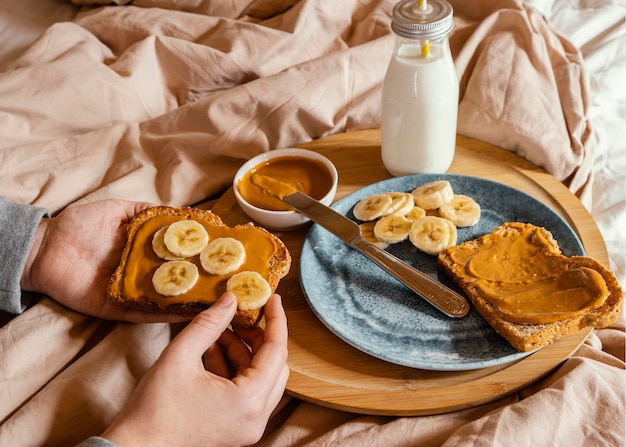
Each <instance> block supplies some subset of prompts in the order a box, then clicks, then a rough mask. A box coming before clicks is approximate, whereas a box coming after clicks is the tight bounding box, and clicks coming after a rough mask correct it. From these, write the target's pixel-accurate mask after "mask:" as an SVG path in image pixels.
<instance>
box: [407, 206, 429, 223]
mask: <svg viewBox="0 0 626 447" xmlns="http://www.w3.org/2000/svg"><path fill="white" fill-rule="evenodd" d="M425 215H426V210H425V209H424V208H420V207H419V206H417V205H414V206H413V208H412V209H411V211H409V212H408V213H406V214H405V215H404V217H406V218H407V219H409V220H412V221H416V220H417V219H421V218H422V217H424V216H425Z"/></svg>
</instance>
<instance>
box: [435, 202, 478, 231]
mask: <svg viewBox="0 0 626 447" xmlns="http://www.w3.org/2000/svg"><path fill="white" fill-rule="evenodd" d="M439 214H440V215H441V217H444V218H446V219H448V220H449V221H451V222H452V223H453V224H454V225H456V226H457V227H460V228H461V227H471V226H472V225H475V224H476V223H477V222H478V221H479V220H480V205H479V204H478V203H476V201H475V200H474V199H472V198H471V197H469V196H466V195H463V194H455V196H454V197H453V198H452V200H450V201H449V202H448V203H446V204H445V205H443V206H442V207H440V208H439Z"/></svg>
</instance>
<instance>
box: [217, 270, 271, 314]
mask: <svg viewBox="0 0 626 447" xmlns="http://www.w3.org/2000/svg"><path fill="white" fill-rule="evenodd" d="M226 291H228V292H232V293H234V294H235V296H236V297H237V305H238V307H239V309H240V310H255V309H259V308H261V307H263V306H265V303H267V300H269V298H270V296H271V295H272V289H271V288H270V285H269V283H268V282H267V280H266V279H265V278H263V276H261V274H260V273H258V272H252V271H245V272H239V273H235V274H234V275H233V276H231V277H230V279H229V280H228V281H227V282H226Z"/></svg>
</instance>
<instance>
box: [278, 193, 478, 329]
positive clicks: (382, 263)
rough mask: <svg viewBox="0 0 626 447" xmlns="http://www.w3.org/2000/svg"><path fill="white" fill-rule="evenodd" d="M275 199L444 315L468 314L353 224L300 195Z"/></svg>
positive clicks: (446, 291)
mask: <svg viewBox="0 0 626 447" xmlns="http://www.w3.org/2000/svg"><path fill="white" fill-rule="evenodd" d="M292 190H293V189H292ZM277 197H278V198H280V199H281V200H282V201H283V202H284V203H286V204H287V205H289V206H290V207H292V208H293V209H295V210H296V211H298V212H300V213H302V214H304V215H305V216H306V217H308V218H309V219H311V220H312V221H313V222H315V223H317V224H318V225H320V226H322V227H323V228H325V229H326V230H328V231H330V232H331V233H332V234H334V235H335V236H337V237H338V238H339V239H341V240H342V241H344V242H345V243H346V244H348V245H349V246H350V247H352V248H354V249H356V250H357V251H359V252H360V253H362V254H363V255H365V256H366V257H367V258H369V259H370V260H372V261H374V262H375V263H376V264H377V265H378V266H379V267H381V268H382V269H383V270H385V271H386V272H387V273H389V274H391V275H392V276H393V277H394V278H396V279H397V280H398V281H400V282H401V283H402V284H404V285H405V286H407V287H408V288H409V289H411V290H412V291H413V292H415V293H417V294H418V295H419V296H421V297H422V298H424V299H425V300H426V301H428V302H429V303H430V304H432V305H433V306H435V307H436V308H437V309H439V310H440V311H441V312H443V313H445V314H446V315H448V316H450V317H455V318H460V317H463V316H465V315H466V314H467V312H468V311H469V304H468V302H467V300H466V299H465V298H463V297H462V296H461V295H459V294H458V293H456V292H455V291H454V290H452V289H450V288H449V287H446V286H444V285H443V284H441V283H440V282H439V281H436V280H434V279H433V278H431V277H430V276H428V275H426V274H425V273H423V272H421V271H419V270H418V269H416V268H414V267H412V266H410V265H409V264H407V263H405V262H404V261H402V260H401V259H398V258H397V257H395V256H393V255H392V254H390V253H388V252H386V251H385V250H382V249H380V248H379V247H377V246H376V245H374V244H372V243H371V242H368V241H366V240H365V239H363V237H362V236H361V231H360V228H359V226H358V225H357V223H356V222H354V221H352V220H350V219H348V218H347V217H345V216H344V215H342V214H340V213H338V212H336V211H335V210H333V209H332V208H330V207H327V206H326V205H324V204H322V203H320V202H318V201H317V200H315V199H313V198H312V197H310V196H308V195H306V194H304V193H302V192H300V191H295V192H291V194H284V195H282V194H281V195H278V196H277Z"/></svg>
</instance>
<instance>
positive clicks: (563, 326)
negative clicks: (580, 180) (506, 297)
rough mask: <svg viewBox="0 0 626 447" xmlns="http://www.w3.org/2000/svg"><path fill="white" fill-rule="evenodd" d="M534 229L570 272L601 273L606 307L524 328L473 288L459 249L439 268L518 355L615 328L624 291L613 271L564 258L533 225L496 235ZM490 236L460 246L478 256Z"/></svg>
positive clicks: (514, 225) (509, 226)
mask: <svg viewBox="0 0 626 447" xmlns="http://www.w3.org/2000/svg"><path fill="white" fill-rule="evenodd" d="M530 227H532V228H533V229H537V231H540V232H541V233H542V234H543V236H544V238H545V240H546V241H547V245H546V246H545V248H544V250H545V251H546V252H547V253H549V254H551V255H554V256H558V257H560V258H561V261H562V262H564V263H565V265H566V268H567V269H572V268H576V267H588V268H591V269H593V270H596V271H597V272H599V273H600V274H601V275H602V277H603V278H604V281H605V282H606V284H607V287H608V290H609V293H610V294H609V296H608V297H607V299H606V301H605V302H604V304H603V305H602V306H601V307H600V308H598V309H594V310H590V311H588V312H585V313H583V314H581V315H577V316H574V317H571V318H566V319H563V320H559V321H556V322H553V323H546V324H520V323H514V322H511V321H508V320H506V319H504V318H502V317H501V316H500V314H498V313H497V311H496V310H495V308H494V306H493V305H492V304H491V303H490V302H489V301H488V300H487V299H486V298H485V297H484V296H483V295H482V294H481V291H480V289H479V288H478V287H477V286H475V285H474V284H473V282H474V281H473V277H472V276H470V275H468V274H467V273H466V272H465V269H464V266H463V265H458V264H456V263H455V262H454V261H453V259H452V257H451V253H453V252H454V249H455V247H451V248H449V249H447V250H444V251H443V252H442V253H441V254H440V255H439V257H438V259H437V261H438V265H439V268H440V269H441V270H442V271H443V272H445V273H446V275H448V276H449V277H450V278H451V279H452V280H453V281H454V282H455V283H456V284H457V285H458V286H459V287H460V288H461V290H462V291H463V292H464V294H465V295H466V296H467V297H468V298H469V299H470V301H471V302H472V304H473V306H474V308H475V309H476V310H477V311H478V313H480V315H481V316H482V317H483V318H484V319H485V320H486V321H487V322H488V323H489V324H490V325H491V326H492V327H493V328H494V329H495V330H496V332H498V333H499V334H500V335H501V336H502V337H504V338H505V339H506V340H507V341H508V342H509V343H510V344H511V345H512V346H513V347H514V348H515V349H517V350H518V351H523V352H528V351H534V350H536V349H538V348H541V347H543V346H546V345H548V344H550V343H553V342H554V341H555V340H557V339H559V338H561V337H565V336H566V335H569V334H573V333H575V332H577V331H579V330H581V329H584V328H587V327H595V328H603V327H608V326H610V325H611V324H613V323H614V322H615V321H617V319H618V318H619V316H620V314H621V312H622V308H623V301H624V294H623V290H622V288H621V287H620V285H619V283H618V281H617V278H616V277H615V275H614V274H613V272H611V271H610V270H609V269H607V268H606V267H605V266H604V265H602V264H601V263H600V262H598V261H597V260H596V259H594V258H591V257H588V256H572V257H570V258H567V257H565V256H563V255H562V253H561V250H560V248H559V246H558V243H557V241H556V240H555V239H554V238H553V236H552V234H551V233H550V232H549V231H547V230H546V229H545V228H541V227H536V226H534V225H532V224H523V223H519V222H507V223H504V224H503V225H501V226H500V227H498V228H496V229H495V230H494V231H493V233H492V234H496V235H498V236H500V237H507V236H510V235H511V233H512V232H519V231H521V230H523V229H528V228H530ZM485 237H486V236H483V237H480V238H477V239H474V240H471V241H467V242H464V243H463V244H461V245H460V246H462V247H468V248H471V249H472V250H474V251H476V252H478V251H480V250H481V248H482V246H483V243H484V238H485Z"/></svg>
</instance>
